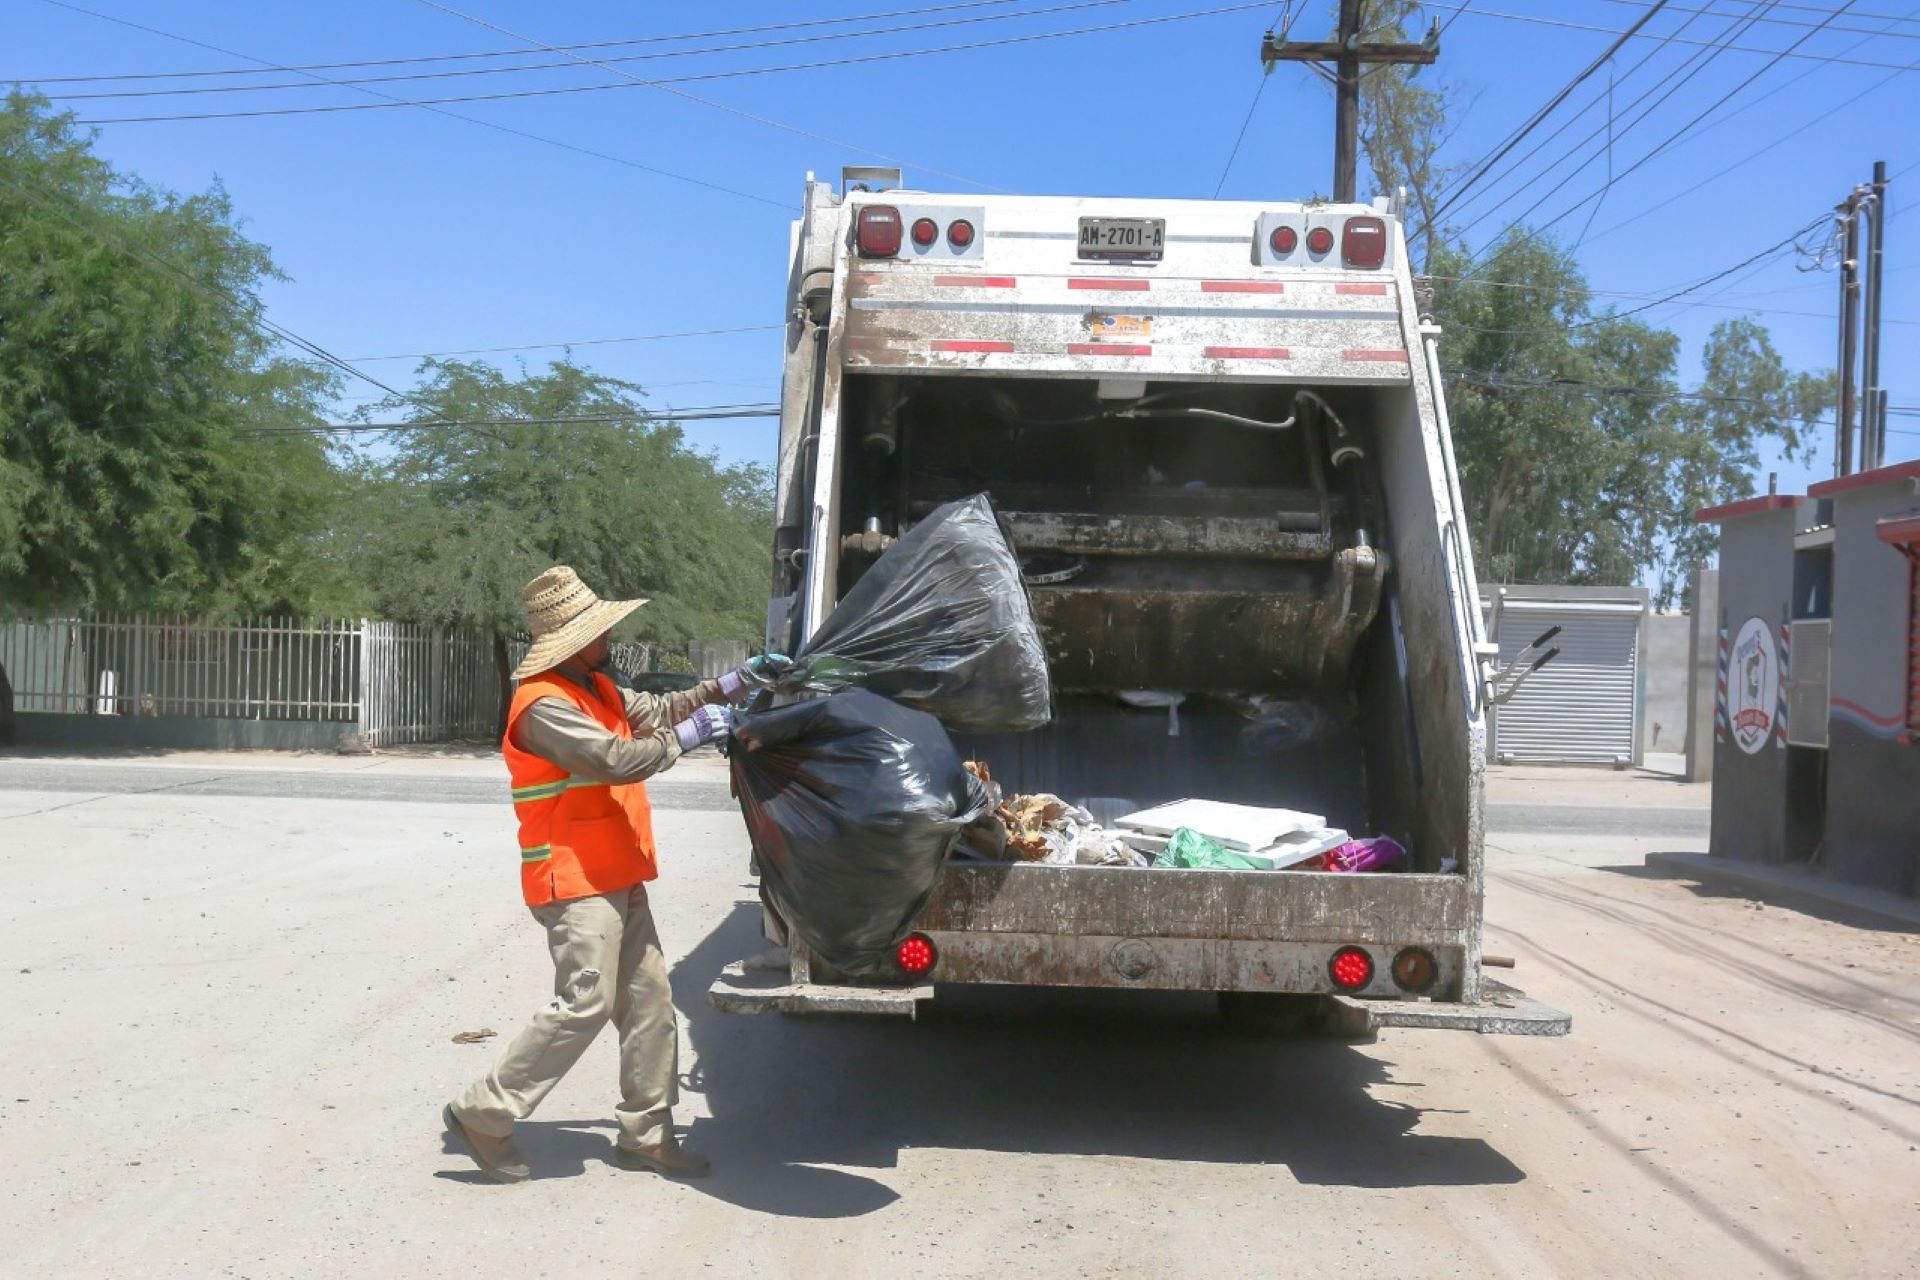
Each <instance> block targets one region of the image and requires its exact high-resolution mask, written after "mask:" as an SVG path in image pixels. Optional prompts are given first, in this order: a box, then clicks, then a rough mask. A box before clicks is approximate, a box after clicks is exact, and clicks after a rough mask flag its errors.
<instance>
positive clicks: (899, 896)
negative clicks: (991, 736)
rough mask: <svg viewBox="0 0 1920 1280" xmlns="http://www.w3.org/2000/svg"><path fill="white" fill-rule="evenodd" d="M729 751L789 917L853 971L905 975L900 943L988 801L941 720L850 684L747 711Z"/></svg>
mask: <svg viewBox="0 0 1920 1280" xmlns="http://www.w3.org/2000/svg"><path fill="white" fill-rule="evenodd" d="M728 759H729V761H730V767H731V769H732V771H733V784H734V791H735V793H736V794H737V795H738V796H739V797H740V811H741V813H742V814H743V815H745V817H746V820H747V832H748V834H749V835H750V836H751V837H752V839H753V848H754V852H755V854H756V855H757V856H758V859H759V863H760V876H761V884H762V887H763V888H764V889H765V891H766V893H767V895H768V897H769V898H770V899H771V900H772V902H773V905H774V906H775V907H776V908H777V909H778V910H779V912H780V915H781V916H782V917H783V918H784V919H785V920H786V922H787V925H788V927H789V928H790V929H792V930H793V931H794V932H795V933H797V934H798V935H799V936H800V938H801V940H802V941H804V942H805V943H806V944H807V946H808V947H809V948H811V949H812V950H813V952H814V953H815V954H816V955H818V956H820V957H821V958H822V959H823V960H825V961H826V962H827V963H828V964H829V965H832V966H833V967H834V968H836V969H838V970H840V971H841V972H843V973H846V974H849V975H852V976H856V977H859V976H877V975H890V974H892V973H894V972H896V970H895V969H894V967H893V950H894V947H895V946H896V945H897V944H898V943H899V941H900V939H901V938H902V937H903V936H904V935H905V934H906V933H907V932H908V931H909V929H910V928H911V927H912V924H913V920H914V917H916V916H917V915H919V914H920V908H921V907H923V906H925V905H926V901H927V895H928V894H930V893H932V892H933V882H934V879H935V877H936V876H938V875H939V873H940V867H941V864H942V863H943V862H945V861H946V857H947V853H948V851H949V850H950V849H951V848H952V847H953V844H954V841H955V839H956V838H957V837H958V836H959V835H960V832H961V831H962V829H964V828H965V827H967V826H968V825H969V824H971V823H973V822H974V821H975V820H977V819H979V818H981V817H982V816H983V815H984V814H985V813H986V810H987V808H988V805H989V801H988V798H987V794H986V791H985V788H984V787H983V786H982V785H981V784H980V783H979V782H977V781H976V780H975V779H974V778H973V776H972V775H971V774H969V773H968V772H967V771H966V769H965V768H964V767H962V764H961V760H960V755H959V752H957V751H956V750H955V749H954V746H953V742H952V741H951V740H950V739H949V738H948V737H947V732H946V730H945V729H943V728H941V727H940V722H939V721H937V720H935V719H934V718H933V717H932V716H930V715H927V714H926V713H924V712H920V711H914V710H912V709H911V708H908V707H903V706H901V705H899V704H898V703H895V702H889V701H888V700H887V699H885V698H882V697H880V696H878V695H877V694H873V693H869V692H867V691H865V690H863V689H849V690H847V691H846V692H844V693H836V694H834V695H832V696H831V697H826V698H815V699H811V700H809V701H806V702H798V703H795V704H793V705H792V706H786V707H778V708H775V709H774V710H771V711H755V712H748V713H746V714H744V715H742V716H741V717H740V719H739V721H738V722H737V723H736V724H735V726H734V731H733V741H732V743H731V751H730V754H729V757H728Z"/></svg>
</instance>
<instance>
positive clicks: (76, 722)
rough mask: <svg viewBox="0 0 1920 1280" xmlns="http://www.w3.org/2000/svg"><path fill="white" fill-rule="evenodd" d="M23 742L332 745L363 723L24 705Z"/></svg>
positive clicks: (19, 741)
mask: <svg viewBox="0 0 1920 1280" xmlns="http://www.w3.org/2000/svg"><path fill="white" fill-rule="evenodd" d="M14 721H15V731H14V741H15V744H16V745H18V746H23V747H122V748H133V749H146V750H166V749H172V750H192V751H217V750H236V749H237V750H254V751H331V750H333V749H334V748H335V747H337V746H339V744H340V740H341V739H342V738H344V737H346V736H347V735H348V734H350V733H358V732H359V729H360V726H359V725H357V724H355V723H353V722H352V721H346V720H336V721H315V720H227V719H217V718H213V717H205V718H202V717H189V716H157V717H150V718H149V717H140V716H90V715H60V714H57V713H53V712H33V711H23V712H20V713H18V714H17V715H16V716H15V717H14Z"/></svg>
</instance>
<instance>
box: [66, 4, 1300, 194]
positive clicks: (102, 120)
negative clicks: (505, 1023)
mask: <svg viewBox="0 0 1920 1280" xmlns="http://www.w3.org/2000/svg"><path fill="white" fill-rule="evenodd" d="M44 2H45V3H49V4H52V3H58V2H60V0H44ZM1266 7H1267V0H1259V2H1258V3H1242V4H1231V5H1223V6H1220V7H1218V8H1213V9H1198V10H1192V11H1190V12H1186V13H1172V14H1162V15H1159V16H1156V17H1151V18H1135V19H1130V20H1128V21H1125V22H1108V23H1101V24H1098V25H1095V26H1089V27H1074V28H1070V29H1068V30H1065V31H1045V32H1038V33H1032V34H1027V35H1020V36H1006V37H1002V38H1000V39H996V40H975V41H969V42H966V43H961V44H950V45H939V46H936V47H933V48H928V49H898V50H892V51H889V52H885V53H869V54H861V55H859V56H855V57H846V58H830V59H824V60H821V61H817V62H792V63H786V64H783V65H779V66H770V67H742V68H735V69H733V70H727V71H707V72H697V73H691V74H687V75H679V76H662V77H658V78H655V79H646V80H641V79H634V80H630V81H623V82H621V83H618V84H586V85H562V86H555V87H550V88H545V89H518V90H513V91H511V92H501V93H477V94H458V95H452V96H448V97H441V98H390V99H389V100H388V101H386V102H365V103H333V104H328V105H321V106H308V107H269V108H256V109H251V110H245V111H189V112H179V113H174V114H169V115H146V116H101V117H92V118H88V119H84V120H80V121H78V122H77V123H79V124H90V125H103V124H157V123H164V122H170V121H178V120H240V119H256V118H263V117H268V116H300V115H324V114H332V113H338V112H353V111H383V110H391V109H392V108H394V107H435V106H444V105H446V104H448V103H463V102H499V101H504V100H508V99H517V98H546V97H556V96H563V95H569V94H577V93H600V92H604V91H606V90H610V89H625V88H627V87H629V85H631V86H633V87H648V88H659V89H669V88H670V87H671V86H673V85H679V84H694V83H699V82H703V81H710V80H737V79H742V78H746V77H750V76H763V75H778V74H784V73H786V72H792V71H821V70H827V69H831V68H836V67H851V66H864V65H868V64H872V63H880V62H896V61H899V60H901V59H905V58H920V57H927V56H930V55H934V54H944V53H969V52H974V51H977V50H981V49H999V48H1007V47H1011V46H1015V45H1024V44H1034V43H1038V42H1040V41H1045V40H1061V39H1067V38H1069V37H1075V36H1086V35H1105V34H1108V33H1111V32H1116V31H1131V30H1137V29H1141V28H1146V27H1154V26H1163V25H1165V24H1167V23H1171V22H1190V21H1194V20H1197V19H1201V18H1214V17H1220V16H1222V15H1224V14H1230V13H1246V12H1248V11H1250V10H1253V9H1264V8H1266ZM348 87H356V86H348ZM362 91H363V92H368V93H371V92H373V91H372V90H362ZM379 96H382V97H385V96H386V95H379ZM701 101H703V102H707V100H705V99H702V100H701ZM708 105H711V106H715V107H716V108H717V109H719V110H723V111H726V112H728V113H729V114H734V115H741V116H744V117H746V118H749V119H760V120H762V122H763V123H767V122H766V121H764V119H763V118H760V117H754V116H752V115H751V114H750V113H747V112H742V111H738V110H737V109H735V108H731V107H726V106H724V105H721V104H717V103H710V102H708ZM773 127H775V128H781V129H786V130H788V131H791V132H800V133H802V134H804V136H807V137H813V138H815V139H816V140H817V141H826V142H830V143H833V139H830V138H822V137H819V136H818V135H814V134H807V133H805V131H804V130H796V129H793V127H792V126H788V125H781V124H774V125H773ZM834 145H838V146H845V145H846V144H844V143H834ZM847 149H848V150H852V151H864V148H858V147H848V148H847ZM868 154H872V153H868ZM879 158H881V159H892V157H887V156H881V157H879ZM917 167H918V168H922V169H924V170H925V171H926V172H928V173H938V172H939V171H938V170H936V169H932V168H930V167H928V166H917ZM941 176H943V177H954V176H956V175H953V174H942V175H941ZM961 180H962V181H968V182H971V181H972V180H971V179H961ZM973 185H976V186H985V185H986V184H984V183H974V184H973ZM988 189H989V190H991V189H992V188H988Z"/></svg>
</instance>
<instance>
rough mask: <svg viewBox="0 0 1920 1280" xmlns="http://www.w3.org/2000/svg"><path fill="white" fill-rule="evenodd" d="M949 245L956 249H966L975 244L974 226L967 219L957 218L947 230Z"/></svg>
mask: <svg viewBox="0 0 1920 1280" xmlns="http://www.w3.org/2000/svg"><path fill="white" fill-rule="evenodd" d="M947 243H948V244H951V245H952V246H953V247H954V248H956V249H964V248H966V247H967V246H968V245H970V244H972V243H973V224H972V223H971V222H968V221H967V220H966V219H965V218H957V219H955V220H954V222H953V224H952V225H951V226H949V227H948V228H947Z"/></svg>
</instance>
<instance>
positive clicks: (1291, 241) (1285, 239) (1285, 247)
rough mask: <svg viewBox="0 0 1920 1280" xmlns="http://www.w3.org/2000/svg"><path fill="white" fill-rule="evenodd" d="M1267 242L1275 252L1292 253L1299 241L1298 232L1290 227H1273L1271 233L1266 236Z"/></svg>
mask: <svg viewBox="0 0 1920 1280" xmlns="http://www.w3.org/2000/svg"><path fill="white" fill-rule="evenodd" d="M1267 243H1268V244H1270V245H1272V246H1273V251H1274V252H1275V253H1277V254H1281V255H1283V256H1284V255H1286V254H1289V253H1292V252H1293V251H1294V249H1295V247H1296V246H1298V245H1299V243H1300V233H1299V232H1297V231H1295V230H1294V229H1293V228H1292V227H1275V228H1274V229H1273V234H1272V235H1270V236H1268V237H1267Z"/></svg>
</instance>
